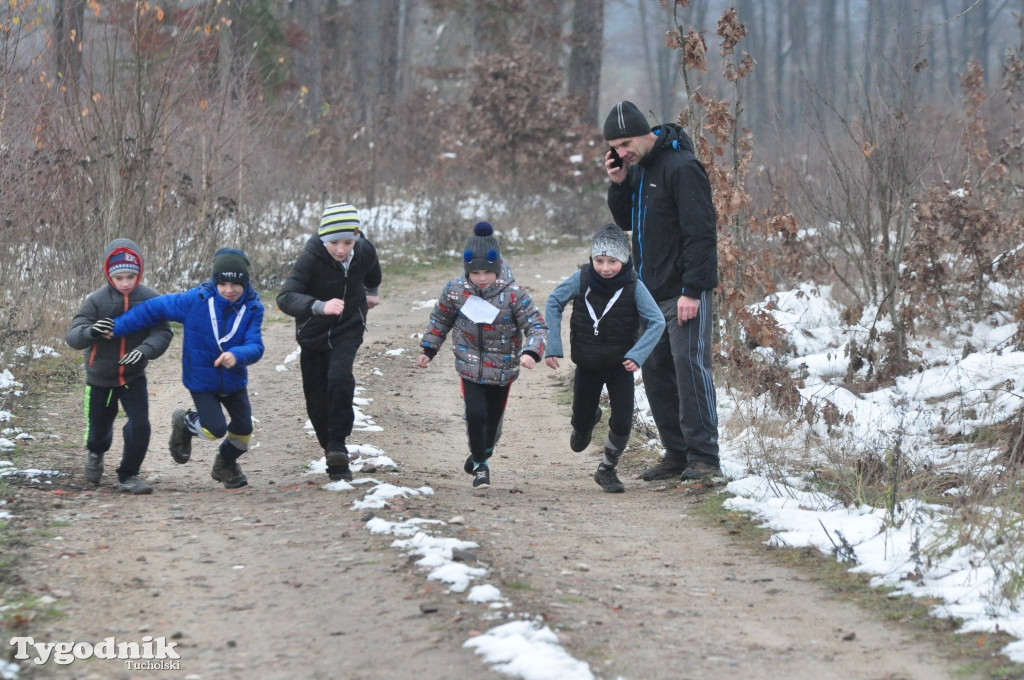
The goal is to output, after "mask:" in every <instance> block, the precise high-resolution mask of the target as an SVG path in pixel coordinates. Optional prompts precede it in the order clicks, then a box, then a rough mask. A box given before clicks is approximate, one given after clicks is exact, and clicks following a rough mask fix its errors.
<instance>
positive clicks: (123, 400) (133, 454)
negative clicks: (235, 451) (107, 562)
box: [66, 238, 173, 494]
mask: <svg viewBox="0 0 1024 680" xmlns="http://www.w3.org/2000/svg"><path fill="white" fill-rule="evenodd" d="M142 273H143V261H142V254H141V253H140V252H139V246H138V245H136V244H135V242H134V241H131V240H129V239H126V238H120V239H116V240H114V241H112V242H111V243H110V245H108V246H107V251H106V256H105V257H104V258H103V277H104V278H105V279H106V283H105V284H104V285H103V287H102V288H100V289H99V290H96V291H94V292H93V293H91V294H90V295H89V296H88V297H87V298H86V299H85V302H84V303H83V304H82V308H81V309H80V310H79V311H78V314H76V315H75V318H74V319H73V320H72V322H71V328H70V329H69V330H68V333H67V338H66V341H67V343H68V345H69V346H71V347H72V348H74V349H80V350H83V351H84V356H85V422H86V428H85V448H86V454H85V478H86V479H87V480H88V481H90V482H92V483H93V484H98V483H99V481H100V479H101V477H102V475H103V456H104V454H105V453H106V452H107V451H108V450H109V449H110V447H111V445H112V444H113V441H114V419H115V418H116V417H117V412H118V404H120V406H121V408H123V409H124V412H125V415H126V416H127V422H126V423H125V425H124V429H123V430H122V434H123V435H124V451H123V452H122V454H121V464H120V466H118V468H117V480H118V488H119V489H120V490H121V491H124V492H126V493H132V494H145V493H152V491H153V488H152V487H151V486H150V485H149V484H147V483H146V482H145V481H143V480H142V479H140V478H139V470H140V468H141V467H142V462H143V460H145V458H146V450H147V449H148V448H149V437H150V433H151V428H150V424H149V391H148V389H147V383H146V364H147V363H148V362H150V361H152V360H153V359H156V358H157V357H159V356H160V355H161V354H163V353H164V352H165V351H166V350H167V347H168V345H170V344H171V338H172V337H173V335H172V333H171V327H170V326H169V325H168V324H167V323H166V322H164V323H161V324H157V325H155V326H153V327H151V328H145V329H142V330H140V331H138V332H137V333H132V334H130V335H126V336H125V337H123V338H116V339H113V340H107V339H106V337H105V336H107V334H109V333H110V331H111V330H112V329H113V327H114V322H113V320H112V319H113V318H115V317H118V316H120V315H121V314H123V313H124V312H126V311H128V309H130V308H131V307H134V306H135V305H137V304H139V303H140V302H143V301H144V300H149V299H151V298H155V297H156V296H157V293H156V291H154V290H153V289H152V288H148V287H147V286H143V285H140V283H139V282H140V281H141V280H142Z"/></svg>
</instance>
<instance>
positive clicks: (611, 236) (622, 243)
mask: <svg viewBox="0 0 1024 680" xmlns="http://www.w3.org/2000/svg"><path fill="white" fill-rule="evenodd" d="M600 255H604V256H606V257H614V258H615V259H616V260H618V261H619V262H621V263H623V264H625V263H627V262H629V239H628V238H626V232H624V231H622V230H621V229H619V228H618V227H617V226H615V225H614V224H606V225H604V226H603V227H601V228H600V229H598V230H597V233H596V234H594V238H593V240H591V242H590V259H594V258H595V257H598V256H600Z"/></svg>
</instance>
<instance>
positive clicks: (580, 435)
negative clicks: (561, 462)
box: [569, 428, 594, 453]
mask: <svg viewBox="0 0 1024 680" xmlns="http://www.w3.org/2000/svg"><path fill="white" fill-rule="evenodd" d="M593 435H594V429H593V428H591V429H589V430H587V431H586V432H580V431H579V430H573V431H572V434H571V435H569V448H570V449H572V450H573V451H575V452H576V453H579V452H580V451H582V450H583V449H585V448H587V447H588V446H590V438H591V437H592V436H593Z"/></svg>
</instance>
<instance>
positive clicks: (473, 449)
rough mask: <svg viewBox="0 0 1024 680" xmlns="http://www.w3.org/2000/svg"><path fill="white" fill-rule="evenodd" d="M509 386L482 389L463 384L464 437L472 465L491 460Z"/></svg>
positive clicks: (464, 381) (467, 383)
mask: <svg viewBox="0 0 1024 680" xmlns="http://www.w3.org/2000/svg"><path fill="white" fill-rule="evenodd" d="M511 389H512V385H511V384H508V385H481V384H479V383H472V382H469V381H467V380H463V381H462V399H463V401H465V402H466V434H468V435H469V452H470V453H471V454H473V462H474V463H477V464H479V463H482V462H484V461H485V460H487V459H488V458H490V456H491V452H492V450H493V449H494V443H495V442H496V441H498V434H499V432H500V431H501V419H502V418H503V417H504V415H505V405H506V404H507V403H508V393H509V391H510V390H511Z"/></svg>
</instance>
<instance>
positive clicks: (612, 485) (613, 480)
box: [594, 463, 626, 493]
mask: <svg viewBox="0 0 1024 680" xmlns="http://www.w3.org/2000/svg"><path fill="white" fill-rule="evenodd" d="M594 481H595V482H597V483H598V484H600V485H601V488H602V489H604V490H605V491H607V492H608V493H622V492H623V491H625V490H626V487H625V486H623V485H622V482H620V481H619V476H618V475H617V474H615V468H613V467H606V466H605V465H604V463H602V464H601V465H598V466H597V472H595V473H594Z"/></svg>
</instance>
